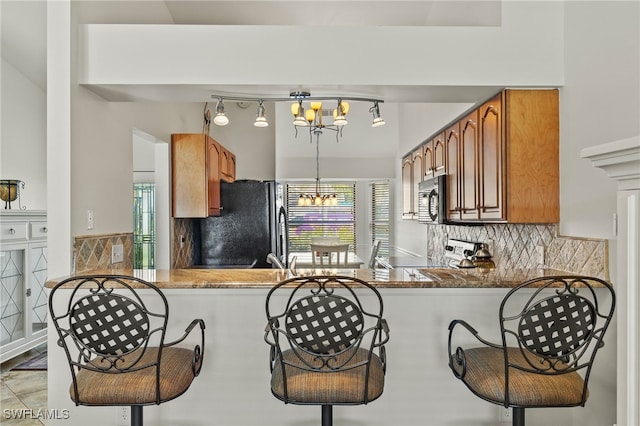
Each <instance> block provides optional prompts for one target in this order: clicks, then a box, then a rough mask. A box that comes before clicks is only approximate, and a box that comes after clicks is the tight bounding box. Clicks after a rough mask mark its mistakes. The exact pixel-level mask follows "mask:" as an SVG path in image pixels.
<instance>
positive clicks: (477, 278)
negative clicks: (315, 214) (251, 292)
mask: <svg viewBox="0 0 640 426" xmlns="http://www.w3.org/2000/svg"><path fill="white" fill-rule="evenodd" d="M298 274H299V275H298V276H310V275H347V276H354V277H357V278H360V279H363V280H365V281H367V282H369V283H371V284H373V285H374V286H375V287H377V288H395V289H399V288H467V289H468V288H505V289H509V288H513V287H515V286H517V285H518V284H521V283H522V282H524V281H527V280H529V279H533V278H541V277H552V276H577V275H576V274H572V273H569V272H566V271H560V270H554V269H521V270H509V271H500V270H492V271H480V270H462V269H442V268H398V269H392V270H386V269H340V270H331V271H327V270H322V271H318V270H301V271H298ZM88 275H123V276H133V277H136V278H140V279H143V280H145V281H148V282H151V283H153V284H155V285H156V286H157V287H158V288H160V289H268V288H271V287H272V286H273V285H275V284H277V283H279V282H281V281H283V280H285V279H287V278H292V277H293V276H294V275H292V274H290V273H289V272H287V271H280V270H278V269H169V270H166V269H164V270H163V269H152V270H141V269H110V270H93V271H83V272H81V273H77V274H72V275H69V276H65V277H60V278H54V279H49V280H47V282H46V284H45V287H46V288H49V289H50V288H53V287H54V286H56V285H57V284H58V283H59V282H61V281H63V280H65V279H67V278H72V277H81V276H88ZM69 287H70V286H69ZM63 288H64V287H63Z"/></svg>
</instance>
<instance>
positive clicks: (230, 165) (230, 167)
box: [220, 146, 236, 182]
mask: <svg viewBox="0 0 640 426" xmlns="http://www.w3.org/2000/svg"><path fill="white" fill-rule="evenodd" d="M220 148H221V151H220V156H221V157H220V178H221V179H222V180H224V181H225V182H233V181H234V180H235V179H236V156H235V155H234V154H233V153H232V152H231V151H229V150H227V149H226V148H225V147H223V146H220Z"/></svg>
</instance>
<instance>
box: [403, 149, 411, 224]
mask: <svg viewBox="0 0 640 426" xmlns="http://www.w3.org/2000/svg"><path fill="white" fill-rule="evenodd" d="M412 164H413V163H412V158H411V155H407V156H406V157H404V158H403V159H402V218H403V219H413V198H412V191H413V175H412V172H411V169H412V167H411V166H412Z"/></svg>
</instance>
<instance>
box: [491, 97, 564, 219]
mask: <svg viewBox="0 0 640 426" xmlns="http://www.w3.org/2000/svg"><path fill="white" fill-rule="evenodd" d="M503 96H504V97H503V101H504V113H503V115H504V121H505V123H504V127H505V132H504V139H503V145H504V147H505V149H506V153H505V154H506V155H505V167H506V170H505V174H504V176H505V185H506V191H505V193H506V194H505V207H506V210H507V212H506V217H507V221H509V222H513V223H557V222H559V221H560V153H559V150H560V121H559V117H560V116H559V105H558V91H557V90H511V89H507V90H505V91H504V94H503Z"/></svg>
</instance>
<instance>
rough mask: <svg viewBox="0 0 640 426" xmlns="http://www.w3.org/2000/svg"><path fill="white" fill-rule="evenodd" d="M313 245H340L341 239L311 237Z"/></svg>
mask: <svg viewBox="0 0 640 426" xmlns="http://www.w3.org/2000/svg"><path fill="white" fill-rule="evenodd" d="M311 244H340V237H335V236H333V237H311Z"/></svg>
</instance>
